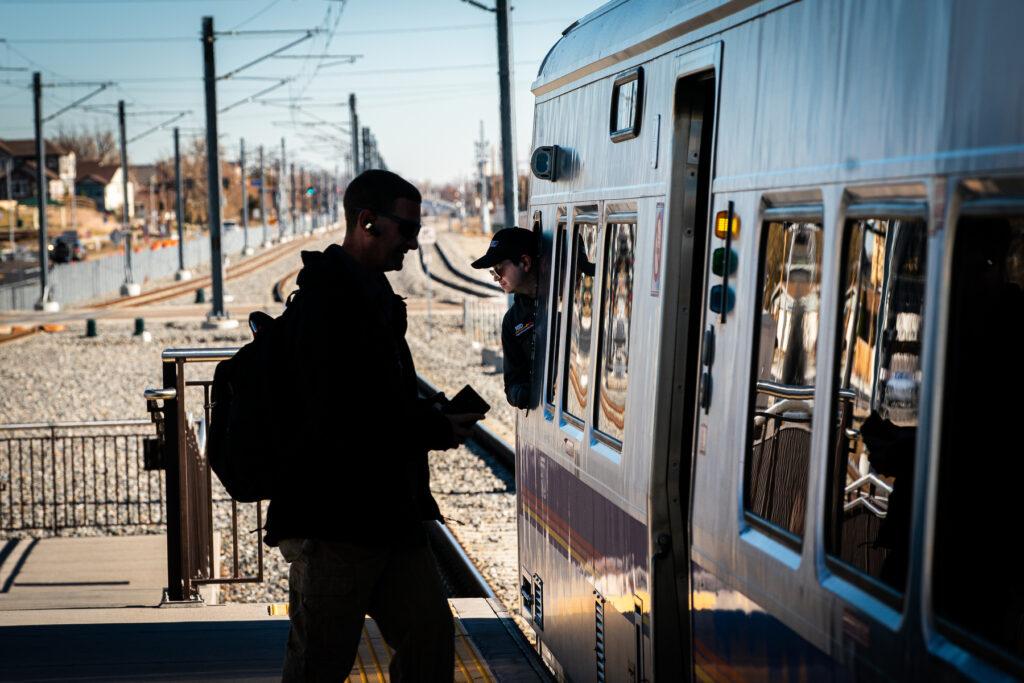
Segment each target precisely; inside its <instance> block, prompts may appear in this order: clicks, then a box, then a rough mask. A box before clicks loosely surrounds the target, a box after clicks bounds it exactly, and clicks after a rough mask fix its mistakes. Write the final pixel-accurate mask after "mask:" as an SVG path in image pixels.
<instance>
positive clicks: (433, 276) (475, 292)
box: [416, 249, 494, 299]
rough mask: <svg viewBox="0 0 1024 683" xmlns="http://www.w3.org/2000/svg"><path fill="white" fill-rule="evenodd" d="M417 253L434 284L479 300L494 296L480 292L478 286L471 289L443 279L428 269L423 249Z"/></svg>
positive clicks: (424, 270)
mask: <svg viewBox="0 0 1024 683" xmlns="http://www.w3.org/2000/svg"><path fill="white" fill-rule="evenodd" d="M416 251H417V253H418V254H419V257H420V268H421V269H422V270H423V273H424V274H425V275H426V276H427V277H429V278H430V279H431V280H433V281H434V282H436V283H438V284H440V285H444V286H445V287H448V288H449V289H454V290H455V291H457V292H462V293H463V294H469V295H470V296H474V297H477V298H478V299H486V298H489V297H491V296H494V295H493V294H492V293H491V292H482V291H480V285H477V286H476V287H470V286H468V285H463V284H460V283H458V282H453V281H452V280H450V279H448V278H446V277H441V276H440V275H438V274H437V273H434V272H432V271H431V270H430V269H428V268H427V262H426V260H425V259H424V257H423V249H417V250H416ZM449 270H451V269H450V268H449ZM459 275H461V274H459ZM464 277H468V276H464Z"/></svg>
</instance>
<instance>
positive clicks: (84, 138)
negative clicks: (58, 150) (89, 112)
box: [54, 124, 118, 164]
mask: <svg viewBox="0 0 1024 683" xmlns="http://www.w3.org/2000/svg"><path fill="white" fill-rule="evenodd" d="M54 142H56V143H57V144H59V145H60V146H61V147H64V148H65V149H68V150H70V151H72V152H74V153H75V156H76V157H77V158H78V159H79V160H81V161H99V162H100V163H101V164H116V163H117V161H118V146H117V137H116V136H115V135H114V131H112V130H110V129H108V128H102V127H101V126H100V125H99V124H94V125H93V127H92V129H90V128H89V127H88V126H86V125H84V124H83V125H82V126H77V127H76V126H65V125H63V124H61V126H60V127H59V128H58V129H57V136H56V138H55V139H54Z"/></svg>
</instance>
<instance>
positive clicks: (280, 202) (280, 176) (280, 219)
mask: <svg viewBox="0 0 1024 683" xmlns="http://www.w3.org/2000/svg"><path fill="white" fill-rule="evenodd" d="M287 168H288V165H287V164H286V157H285V155H284V138H281V163H280V164H279V165H278V167H277V197H278V199H277V235H278V238H279V239H280V240H281V241H282V242H283V241H284V240H285V235H284V226H285V222H284V209H285V195H284V188H285V183H284V174H285V170H286V169H287Z"/></svg>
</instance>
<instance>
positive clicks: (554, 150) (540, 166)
mask: <svg viewBox="0 0 1024 683" xmlns="http://www.w3.org/2000/svg"><path fill="white" fill-rule="evenodd" d="M530 170H531V171H533V175H534V176H535V177H537V178H540V179H541V180H550V181H551V182H555V181H556V180H558V145H545V146H543V147H538V148H537V149H535V150H533V156H531V157H530Z"/></svg>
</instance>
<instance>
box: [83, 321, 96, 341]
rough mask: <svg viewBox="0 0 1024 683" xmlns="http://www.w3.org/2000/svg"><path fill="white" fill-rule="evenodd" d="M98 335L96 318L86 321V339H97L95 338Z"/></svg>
mask: <svg viewBox="0 0 1024 683" xmlns="http://www.w3.org/2000/svg"><path fill="white" fill-rule="evenodd" d="M98 334H99V333H98V332H97V331H96V318H89V319H88V320H86V321H85V336H86V337H95V336H98Z"/></svg>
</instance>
